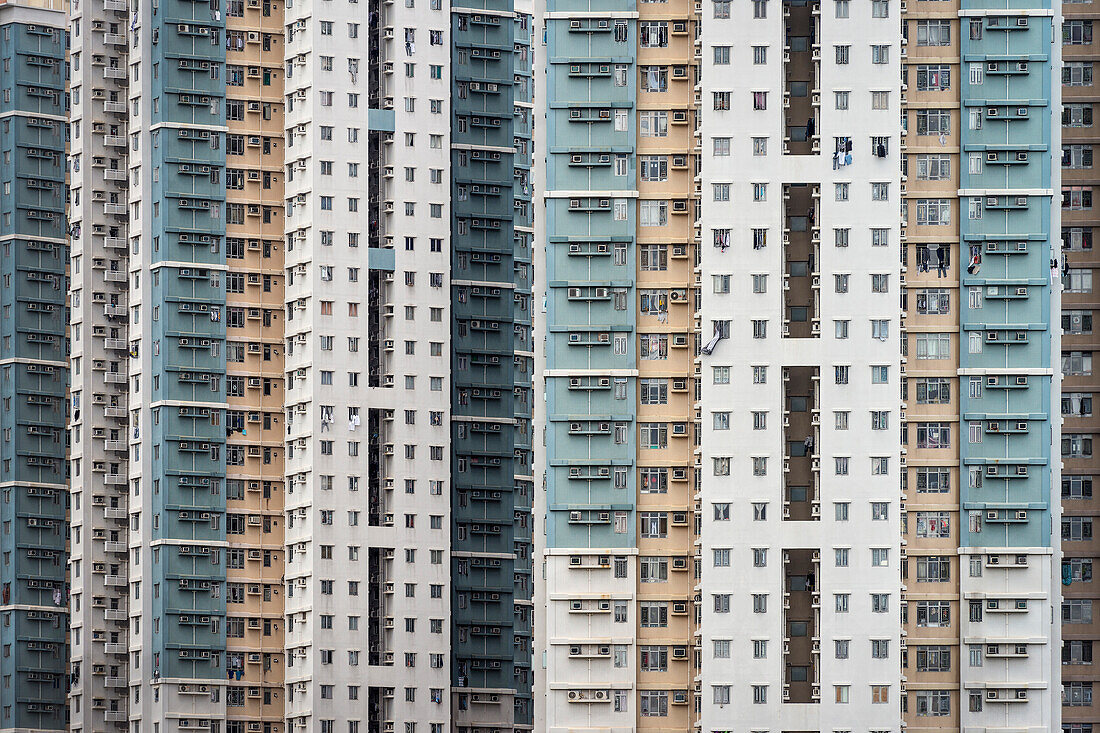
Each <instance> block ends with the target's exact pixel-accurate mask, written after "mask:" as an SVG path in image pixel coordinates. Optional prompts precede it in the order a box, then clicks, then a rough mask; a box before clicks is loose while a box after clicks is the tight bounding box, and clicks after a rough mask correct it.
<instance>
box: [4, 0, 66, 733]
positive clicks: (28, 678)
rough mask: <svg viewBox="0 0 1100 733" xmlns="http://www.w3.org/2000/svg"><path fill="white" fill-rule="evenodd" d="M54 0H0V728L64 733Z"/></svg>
mask: <svg viewBox="0 0 1100 733" xmlns="http://www.w3.org/2000/svg"><path fill="white" fill-rule="evenodd" d="M65 45H66V31H65V7H64V5H63V4H61V3H53V2H9V3H4V4H2V5H0V56H2V58H3V73H2V74H0V111H2V113H3V116H2V119H0V149H2V155H3V165H2V167H0V182H2V186H3V196H2V201H3V203H2V205H0V249H2V253H3V257H2V259H0V271H2V273H0V274H2V278H3V283H2V297H0V308H2V310H3V318H2V321H0V323H2V324H3V325H2V327H0V403H2V404H0V431H2V433H3V442H2V445H3V451H2V453H0V494H2V496H3V502H2V504H0V506H2V507H3V512H2V531H0V536H2V538H3V556H4V562H3V565H2V572H0V617H2V618H3V626H4V641H3V645H4V652H3V655H2V658H0V679H2V680H3V685H2V692H0V729H3V730H16V729H22V730H36V731H51V730H64V729H65V727H66V723H67V717H66V710H65V685H66V681H67V679H68V669H67V664H66V654H67V651H68V646H67V639H66V631H67V627H68V613H67V608H66V580H67V578H66V563H65V559H66V550H67V547H66V531H65V530H66V528H65V521H66V509H67V506H68V501H67V499H68V492H67V486H66V473H67V472H66V460H65V457H66V445H65V443H66V441H65V416H66V412H65V408H66V398H67V394H66V391H67V388H68V380H67V377H68V342H67V330H68V324H67V322H66V319H65V305H66V282H67V275H68V272H67V260H68V243H67V241H66V231H65V152H66V140H67V137H66V132H65V125H66V119H65V113H66V83H67V81H68V74H67V69H66V64H65Z"/></svg>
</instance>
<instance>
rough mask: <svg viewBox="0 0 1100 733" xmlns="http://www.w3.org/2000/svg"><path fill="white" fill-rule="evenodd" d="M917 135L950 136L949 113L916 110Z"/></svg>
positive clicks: (943, 110)
mask: <svg viewBox="0 0 1100 733" xmlns="http://www.w3.org/2000/svg"><path fill="white" fill-rule="evenodd" d="M916 117H917V134H918V135H950V134H951V111H950V110H946V109H918V110H917V113H916Z"/></svg>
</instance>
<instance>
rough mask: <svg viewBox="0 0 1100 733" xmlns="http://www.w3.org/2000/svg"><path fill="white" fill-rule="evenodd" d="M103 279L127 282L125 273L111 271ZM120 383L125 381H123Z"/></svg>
mask: <svg viewBox="0 0 1100 733" xmlns="http://www.w3.org/2000/svg"><path fill="white" fill-rule="evenodd" d="M103 279H104V280H106V281H107V282H109V283H124V282H126V280H127V277H126V273H125V272H118V271H111V270H108V271H107V272H105V273H103ZM122 381H126V380H125V379H123V380H122Z"/></svg>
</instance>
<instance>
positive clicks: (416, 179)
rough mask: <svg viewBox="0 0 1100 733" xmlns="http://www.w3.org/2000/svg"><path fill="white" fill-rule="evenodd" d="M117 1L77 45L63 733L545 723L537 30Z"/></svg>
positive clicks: (306, 9) (440, 10)
mask: <svg viewBox="0 0 1100 733" xmlns="http://www.w3.org/2000/svg"><path fill="white" fill-rule="evenodd" d="M104 3H105V4H104V5H103V7H102V8H100V7H99V6H95V7H91V6H87V7H82V6H81V5H80V4H74V6H73V8H72V12H71V17H70V28H71V30H72V45H71V55H70V58H71V66H72V69H73V81H72V113H71V131H72V138H73V142H72V155H71V166H70V170H71V183H70V195H71V201H72V206H71V211H70V221H71V227H70V229H71V233H72V235H71V236H72V248H73V253H72V254H73V256H72V260H71V261H72V271H73V284H72V290H71V297H70V300H71V304H72V315H71V327H70V328H71V332H72V340H73V348H72V362H71V363H72V368H73V374H74V376H73V381H72V386H71V391H72V398H71V404H72V410H71V415H70V430H71V435H72V461H71V464H70V465H71V469H72V476H73V478H72V484H71V497H72V524H71V543H72V555H73V559H72V563H71V575H72V597H71V603H70V606H71V609H72V613H73V623H72V636H71V638H72V642H73V654H72V662H71V671H72V680H73V683H72V688H71V690H70V696H69V702H70V710H71V725H72V727H73V728H74V730H81V731H85V732H86V733H93V732H97V731H103V730H110V729H118V730H122V729H124V728H129V729H130V731H131V732H132V733H137V732H138V731H141V730H143V729H144V730H146V731H157V730H161V731H177V730H180V731H195V730H198V731H201V732H202V733H206V732H207V731H209V733H219V732H220V731H223V730H224V731H225V732H226V733H284V731H285V732H286V733H291V732H292V731H294V730H306V731H317V732H318V733H337V732H339V733H344V731H346V732H347V733H360V732H361V733H387V732H388V731H394V730H396V729H397V726H399V725H400V726H403V727H404V729H405V731H406V733H413V732H414V731H417V730H418V729H419V730H420V731H424V733H442V731H444V730H446V729H447V728H448V726H449V725H452V723H450V721H454V723H453V725H454V726H455V727H456V728H458V729H459V730H461V731H474V730H481V729H484V728H485V727H492V728H495V729H502V728H503V729H508V730H516V729H521V730H522V729H525V728H530V726H531V718H532V697H531V684H532V677H531V664H532V659H531V647H532V641H531V639H532V617H533V607H532V604H531V600H530V597H531V591H532V584H533V580H532V577H531V557H532V554H531V551H530V545H531V532H532V524H531V502H532V499H533V495H534V486H533V480H532V474H531V469H532V459H531V455H532V437H533V430H532V423H531V416H530V413H531V403H532V393H531V386H530V385H531V379H532V373H533V344H532V317H531V282H530V281H531V277H532V269H531V267H532V263H531V259H532V236H533V235H532V223H533V215H532V211H531V197H532V173H531V169H532V167H533V157H532V156H533V151H532V146H531V136H532V133H533V129H534V118H533V111H532V98H531V94H532V85H533V80H532V73H531V63H532V52H531V38H532V22H531V12H530V9H529V8H526V9H525V8H524V7H523V6H522V5H520V6H516V5H514V4H512V3H491V4H489V5H486V6H484V7H481V6H470V7H459V6H452V5H450V4H447V3H443V2H441V1H440V0H424V3H423V5H421V4H418V3H417V2H415V0H405V1H404V2H403V3H401V4H394V3H389V2H385V3H383V2H380V1H379V2H362V3H360V2H356V1H355V0H319V1H318V2H305V3H303V2H297V3H295V2H287V3H282V2H278V1H277V0H228V2H227V3H226V4H224V5H223V4H222V3H221V2H218V1H216V0H214V1H212V2H202V3H192V2H182V1H181V0H152V1H151V2H148V3H137V4H127V3H124V2H116V1H115V0H104ZM20 12H23V11H20ZM57 15H58V16H59V20H60V21H63V18H60V14H57ZM28 17H30V16H28ZM35 17H37V16H35ZM58 24H59V25H60V24H61V23H60V22H59V23H58ZM55 33H56V34H57V35H55V36H54V42H55V46H56V48H55V49H54V51H55V52H56V54H57V58H59V59H63V54H64V35H63V33H62V31H61V30H60V29H59V30H57V31H55ZM39 35H41V34H39ZM19 38H20V39H22V38H23V36H19ZM36 42H37V41H36ZM36 48H37V47H36ZM19 49H20V51H19V52H20V53H27V54H30V53H36V54H38V56H35V57H34V58H36V59H38V61H37V63H36V64H32V65H31V66H32V67H34V68H31V69H30V70H32V71H35V73H38V72H37V71H36V69H37V67H39V66H41V67H44V68H46V69H47V70H48V69H49V67H50V64H49V60H50V58H53V57H47V56H46V55H45V54H44V52H42V51H32V50H30V49H31V47H30V46H29V45H26V44H23V45H21V46H19ZM59 64H60V65H59ZM59 64H54V66H56V67H57V69H56V71H57V72H58V73H59V74H60V76H59V77H58V78H57V79H54V80H52V81H51V82H50V83H51V84H54V85H55V86H56V88H57V89H58V90H59V91H58V93H57V95H56V99H54V100H53V103H54V104H55V105H57V107H58V108H57V110H56V111H54V112H52V113H51V114H53V115H54V118H46V117H42V118H41V119H37V120H36V122H35V125H34V127H35V129H36V132H35V134H40V133H38V132H37V129H38V128H42V129H44V130H49V129H52V131H53V135H54V136H55V137H56V138H57V141H60V142H59V144H60V148H58V152H57V153H56V155H55V157H57V160H56V161H54V163H55V165H56V166H57V169H58V171H61V170H63V169H62V168H61V167H60V166H61V164H62V160H61V156H63V155H64V137H63V135H62V133H63V127H62V123H63V122H64V116H63V115H64V107H63V101H64V98H63V91H64V81H65V74H64V68H63V63H60V62H59ZM16 68H18V69H19V70H20V73H23V72H24V71H26V70H27V68H30V67H23V66H17V67H16ZM43 73H45V72H43ZM20 83H27V82H26V81H25V80H23V79H22V78H21V77H20ZM51 88H53V87H51ZM34 96H36V97H37V96H42V97H49V94H47V93H46V91H45V88H43V90H42V91H41V94H38V95H34ZM19 99H22V97H19ZM35 103H36V104H38V102H37V101H36V102H35ZM26 109H27V110H28V112H30V111H32V110H31V108H30V107H27V108H26ZM33 111H34V112H35V113H38V108H37V107H36V108H35V109H34V110H33ZM45 111H46V110H43V112H45ZM49 119H55V120H56V123H57V125H56V127H55V128H50V126H49V124H48V122H49ZM24 144H26V143H24ZM40 147H41V146H40ZM39 153H40V155H38V157H40V158H43V159H48V153H47V151H46V150H45V148H43V149H42V150H40V151H39ZM35 165H38V164H37V163H35ZM20 170H22V169H20ZM26 170H27V174H26V175H28V176H30V175H35V176H36V177H38V178H42V179H43V181H42V182H43V183H45V179H44V177H43V176H41V175H40V174H38V173H37V171H38V169H37V168H36V169H35V170H34V171H31V169H30V168H27V169H26ZM20 175H22V173H20ZM61 180H62V181H63V177H62V179H61ZM59 185H63V184H59ZM36 195H37V194H36ZM57 196H58V197H59V198H58V201H63V199H61V198H60V191H58V192H57ZM12 200H13V201H18V199H17V198H16V199H12ZM452 201H453V202H454V203H453V205H452ZM63 214H64V212H63V210H61V209H60V208H59V210H58V213H57V215H56V223H55V226H57V227H58V229H59V232H60V234H58V236H57V239H58V242H57V247H59V249H58V250H57V251H56V258H57V262H58V263H59V264H58V265H57V267H59V268H61V273H60V274H59V275H58V277H63V274H64V272H63V268H64V264H65V259H66V258H65V256H64V251H63V249H61V248H63V245H64V229H63V227H64V216H63ZM40 218H41V217H40ZM35 226H40V225H39V224H35ZM20 231H21V232H22V233H23V234H24V236H25V235H27V234H29V233H30V231H29V230H26V231H25V232H24V231H23V230H20ZM36 232H37V230H36ZM40 250H41V251H42V252H48V251H50V250H47V249H45V248H44V246H43V247H42V248H40ZM35 251H39V250H38V249H36V250H35ZM39 256H43V255H39ZM28 266H29V265H28ZM43 267H44V265H43ZM36 282H38V281H36ZM42 282H43V283H45V285H43V286H42V287H43V288H46V287H47V285H48V286H49V288H54V289H56V290H57V291H58V292H59V293H61V294H62V295H61V296H58V298H59V303H60V302H61V301H60V298H61V297H63V294H64V286H63V285H62V284H60V283H61V281H58V283H56V287H55V284H54V283H53V282H52V281H47V280H42ZM452 304H453V306H452ZM58 307H60V306H58ZM45 312H46V311H45V310H43V313H45ZM51 312H52V311H51ZM57 317H58V318H60V317H61V316H60V311H58V316H57ZM41 318H45V316H41ZM63 338H64V329H63V328H62V329H61V331H60V332H59V333H58V334H57V336H56V339H60V340H58V341H55V342H51V343H52V344H53V347H54V348H56V349H58V351H59V359H58V361H59V363H60V366H61V367H63V366H64V363H63V362H64V358H65V357H64V349H63V348H62V346H63ZM43 339H44V336H43ZM42 343H45V340H43V341H42ZM29 358H34V359H39V360H42V359H45V357H44V356H41V355H37V354H36V355H34V356H33V357H29ZM39 364H41V365H45V364H46V362H45V361H40V362H36V367H35V368H36V369H37V368H40V367H39V366H37V365H39ZM41 368H43V369H44V368H45V366H41ZM32 372H33V370H32ZM34 373H37V372H34ZM42 373H43V374H47V372H45V371H43V372H42ZM49 374H51V375H53V379H54V381H56V383H57V385H56V390H55V391H57V392H58V395H59V399H63V398H64V388H65V385H66V382H65V379H64V378H63V375H62V374H61V373H55V372H49ZM28 384H29V383H28ZM30 388H31V387H29V386H28V389H30ZM37 389H39V390H40V391H41V395H42V396H41V397H40V398H39V399H41V400H46V399H47V396H46V391H42V390H43V388H42V387H38V388H37ZM36 394H38V393H36ZM35 404H37V403H35ZM42 404H45V402H42ZM57 409H60V404H59V405H57ZM61 420H63V418H59V424H62V425H63V422H60V421H61ZM43 435H46V434H45V433H43ZM59 438H60V436H59ZM59 465H61V464H59ZM43 466H45V464H43ZM47 468H48V467H47ZM27 480H29V479H27ZM36 480H38V481H42V480H44V479H36ZM58 484H59V486H63V485H64V475H63V474H60V475H59V476H58ZM40 486H45V484H38V485H36V489H35V490H37V491H42V492H44V493H42V494H41V496H43V497H46V499H48V501H44V502H43V503H47V504H51V507H52V509H53V511H55V513H57V515H58V516H57V522H58V523H57V525H56V527H54V525H50V524H48V523H44V524H41V525H31V526H42V527H54V529H56V530H57V531H60V530H61V526H60V522H62V521H63V520H64V511H65V503H64V502H63V501H62V502H60V503H57V502H54V501H53V498H51V497H52V495H50V494H49V493H48V490H47V489H44V488H38V487H40ZM30 495H31V496H36V495H37V494H33V493H32V494H30ZM51 502H52V503H51ZM47 508H50V507H47ZM39 521H41V522H46V520H45V519H42V520H39ZM58 536H59V537H62V538H63V536H64V534H63V533H61V534H60V535H58ZM57 542H58V543H60V542H61V540H57ZM43 544H46V543H43ZM61 549H62V550H63V545H62V547H61ZM59 551H60V550H59ZM43 557H45V556H43ZM47 564H48V563H47ZM59 567H61V568H64V564H63V563H62V564H61V565H59ZM21 577H22V576H21ZM452 578H453V580H452ZM43 582H45V581H43ZM62 583H63V576H59V579H58V580H57V584H56V588H55V586H54V585H51V586H50V591H49V592H45V591H44V592H43V593H44V595H43V597H44V598H46V599H47V600H48V601H49V602H50V603H52V602H53V598H54V596H53V590H54V589H56V590H57V591H58V592H59V594H61V595H63V591H64V588H63V585H61V584H62ZM36 587H41V588H45V587H46V586H45V585H43V586H36ZM21 602H22V603H29V602H30V601H21ZM45 605H48V604H45ZM41 618H43V619H44V618H46V617H45V616H42V617H41ZM50 620H54V621H58V617H57V615H56V614H55V615H54V616H52V617H50ZM64 627H65V624H64V623H63V621H58V623H57V628H58V629H64ZM51 628H52V627H51ZM46 636H48V634H45V633H43V634H42V637H43V639H45V638H46ZM57 636H58V642H59V643H63V642H64V638H63V635H62V633H61V632H60V631H58V633H57ZM43 643H45V642H43ZM43 649H44V650H45V651H52V652H54V653H56V654H57V655H58V658H61V659H63V658H64V654H63V652H61V651H60V650H58V649H56V648H54V649H52V650H50V649H46V647H43ZM45 679H46V678H45V677H42V679H41V680H39V679H37V678H36V679H34V680H32V681H33V682H38V683H40V682H42V680H45ZM61 689H62V690H63V687H62V688H61ZM62 694H63V693H62ZM30 697H31V696H27V699H30ZM20 699H23V698H22V697H21V698H20ZM34 712H39V713H41V712H42V711H41V710H36V711H34ZM51 712H53V713H55V714H56V715H57V719H58V721H60V723H59V725H58V726H55V727H61V725H63V723H64V716H63V714H62V711H61V710H60V709H59V708H58V709H51ZM17 727H29V728H48V727H51V726H49V725H45V724H43V725H39V724H37V723H26V724H20V725H19V726H17Z"/></svg>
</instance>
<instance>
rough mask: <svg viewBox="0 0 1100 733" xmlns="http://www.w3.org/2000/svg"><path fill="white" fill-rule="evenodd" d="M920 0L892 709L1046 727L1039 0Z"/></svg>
mask: <svg viewBox="0 0 1100 733" xmlns="http://www.w3.org/2000/svg"><path fill="white" fill-rule="evenodd" d="M936 5H937V4H936V3H927V2H917V3H910V4H909V7H908V9H907V12H906V13H904V14H903V16H902V18H903V24H904V25H903V32H904V37H905V38H906V39H907V44H906V46H907V55H908V58H907V62H908V70H907V72H906V74H905V75H903V83H904V84H906V85H907V89H906V90H905V96H906V104H905V115H906V117H905V119H906V128H907V133H906V137H905V143H906V152H907V155H906V164H905V165H903V168H902V171H903V173H904V174H906V176H907V185H908V192H907V199H906V206H907V216H906V220H907V227H906V230H907V233H906V239H905V250H904V252H905V255H904V256H905V259H904V260H903V261H904V263H905V265H906V274H905V276H906V284H907V291H906V296H907V297H906V300H905V301H903V303H904V305H905V307H906V312H905V325H906V330H907V333H908V339H907V344H908V350H907V353H906V364H907V380H906V391H905V392H903V399H905V401H906V408H907V422H906V428H905V430H906V432H905V433H903V440H905V441H906V450H907V457H908V464H909V469H908V474H907V476H906V481H905V482H904V483H903V492H904V496H905V502H906V505H907V508H908V522H907V524H906V526H905V527H904V531H905V534H904V539H905V542H906V548H905V549H906V555H907V557H908V562H907V566H906V567H905V569H904V572H903V578H905V581H904V582H905V584H906V590H907V594H908V597H909V598H910V599H911V602H910V604H909V606H910V610H909V615H908V618H907V627H906V631H907V643H908V648H909V653H908V657H907V660H906V661H907V665H906V667H905V668H904V669H903V672H904V674H905V675H906V678H907V687H908V705H907V708H906V720H907V722H908V724H909V725H910V726H914V725H919V726H934V727H941V726H943V725H947V726H957V725H962V726H980V727H986V726H988V727H994V726H1019V727H1026V728H1029V729H1037V728H1043V729H1049V728H1050V727H1055V726H1057V724H1058V720H1059V712H1060V705H1059V701H1058V700H1057V699H1056V698H1055V694H1056V693H1057V692H1058V688H1057V686H1056V683H1055V681H1056V680H1058V678H1059V675H1060V665H1059V664H1058V652H1057V649H1058V646H1059V644H1060V641H1059V640H1060V634H1059V632H1058V624H1057V621H1056V620H1054V619H1053V618H1052V617H1053V616H1054V614H1055V613H1056V612H1057V609H1058V606H1059V600H1058V599H1059V591H1058V586H1057V582H1056V573H1055V571H1056V563H1057V562H1058V561H1059V558H1058V540H1057V537H1052V536H1051V533H1050V527H1051V526H1057V525H1058V522H1059V519H1058V516H1059V513H1060V512H1059V502H1058V501H1056V500H1055V499H1054V498H1053V497H1052V495H1051V491H1052V490H1053V488H1054V487H1055V486H1058V484H1059V482H1060V477H1059V473H1060V462H1059V458H1058V453H1057V448H1054V449H1053V450H1052V446H1057V445H1058V442H1059V439H1058V434H1059V422H1060V421H1059V420H1058V419H1057V418H1056V417H1055V416H1054V415H1053V414H1052V413H1051V405H1053V404H1057V400H1058V394H1059V380H1058V377H1057V367H1056V365H1055V364H1054V363H1053V361H1052V357H1051V355H1052V354H1054V353H1057V349H1058V329H1057V327H1055V326H1053V323H1052V321H1051V313H1052V312H1054V313H1057V312H1058V307H1059V306H1058V302H1059V297H1060V290H1061V288H1060V282H1059V277H1058V274H1059V273H1058V270H1057V268H1056V267H1053V266H1052V265H1055V263H1056V261H1057V258H1058V253H1057V249H1056V248H1055V247H1054V246H1052V245H1053V240H1052V238H1051V236H1052V233H1053V232H1056V231H1058V228H1059V223H1058V220H1059V210H1058V207H1057V205H1052V195H1053V193H1054V191H1055V190H1056V188H1057V179H1058V175H1059V168H1058V165H1057V161H1055V160H1054V159H1053V158H1052V157H1051V155H1052V153H1051V151H1056V150H1057V149H1058V138H1059V134H1058V128H1057V126H1056V122H1055V120H1053V119H1052V113H1053V111H1054V110H1057V109H1058V105H1059V98H1060V95H1059V93H1058V88H1057V87H1058V85H1057V83H1055V82H1054V81H1053V78H1052V69H1055V68H1058V66H1059V64H1058V53H1057V50H1058V45H1057V43H1056V42H1055V43H1052V41H1056V39H1054V38H1053V37H1052V36H1053V29H1054V23H1055V22H1056V20H1055V18H1056V15H1057V8H1052V7H1050V6H1043V5H1030V4H1020V5H1013V4H1009V5H1006V6H988V5H981V6H968V5H967V4H966V3H962V4H959V5H958V6H957V7H956V6H951V7H947V6H944V7H935V6H936ZM941 214H946V216H942V215H941ZM956 333H957V339H956V338H955V337H954V336H953V334H956ZM953 374H957V375H958V377H959V380H958V384H957V388H956V385H955V384H953V380H952V379H951V376H952V375H953ZM956 421H957V423H956ZM955 466H957V471H956V470H955V469H954V468H953V467H955ZM914 520H915V521H914ZM953 548H957V550H954V552H957V565H956V564H955V562H954V561H953V558H952V557H951V555H952V554H953ZM956 599H957V607H956V605H955V601H956ZM914 606H915V611H916V613H915V614H914ZM1048 680H1049V682H1048ZM956 689H957V693H956Z"/></svg>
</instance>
